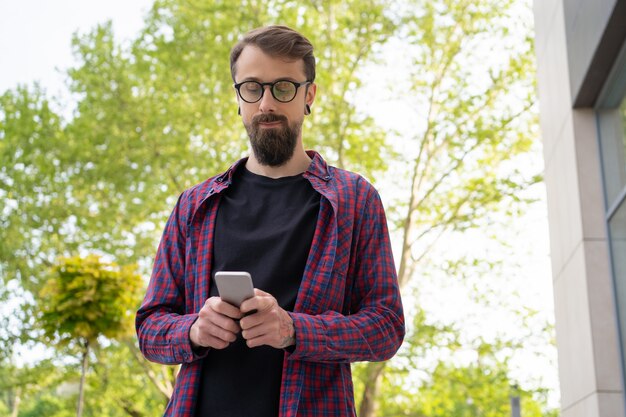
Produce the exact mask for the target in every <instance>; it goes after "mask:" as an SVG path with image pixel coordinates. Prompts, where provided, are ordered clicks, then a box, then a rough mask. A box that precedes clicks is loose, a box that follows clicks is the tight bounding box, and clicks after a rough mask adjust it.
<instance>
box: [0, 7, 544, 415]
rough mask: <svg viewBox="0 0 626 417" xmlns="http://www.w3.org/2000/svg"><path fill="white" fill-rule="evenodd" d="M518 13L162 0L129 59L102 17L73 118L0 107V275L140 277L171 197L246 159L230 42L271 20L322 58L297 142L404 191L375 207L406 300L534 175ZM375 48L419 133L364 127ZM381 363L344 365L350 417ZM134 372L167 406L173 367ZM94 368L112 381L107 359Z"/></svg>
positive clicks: (78, 41)
mask: <svg viewBox="0 0 626 417" xmlns="http://www.w3.org/2000/svg"><path fill="white" fill-rule="evenodd" d="M513 6H514V2H513V0H506V1H504V0H486V1H483V2H470V1H468V0H463V1H455V2H453V1H450V0H436V1H424V0H396V1H393V2H383V1H379V0H358V1H351V2H341V1H338V0H324V1H309V2H294V1H287V0H241V1H237V2H232V1H230V2H228V1H223V0H189V1H182V0H159V1H157V2H156V3H155V5H154V7H153V8H152V10H151V12H150V14H149V16H148V17H147V18H146V22H145V28H144V30H143V31H142V32H141V33H140V35H139V36H138V37H137V39H135V40H134V42H133V43H132V45H131V46H130V47H129V48H124V47H122V46H120V45H118V44H116V43H115V38H114V34H113V31H112V26H111V24H110V23H104V24H102V25H99V26H98V27H96V28H94V29H93V30H92V31H90V32H89V33H86V34H82V35H77V36H75V37H74V40H73V46H74V52H75V56H76V59H77V62H78V64H77V66H76V67H75V68H73V69H72V70H70V71H69V73H68V80H69V85H70V87H71V91H72V93H73V94H74V97H75V99H76V108H75V109H74V112H73V114H72V117H70V118H67V119H64V118H63V117H61V116H60V113H58V114H57V113H55V112H54V111H53V110H52V109H53V108H54V105H53V104H54V100H50V99H49V98H46V96H45V93H44V92H43V91H42V90H41V89H40V88H39V87H37V86H35V87H34V88H30V89H29V88H25V87H19V88H17V89H16V90H15V91H9V92H6V93H5V94H4V95H3V96H1V97H0V161H1V163H0V197H3V198H0V201H1V203H0V204H2V207H0V224H1V225H2V227H1V228H0V242H4V245H3V243H0V277H1V278H2V280H3V281H5V282H8V281H14V282H19V283H20V284H21V286H22V288H23V289H24V290H25V291H27V292H28V291H30V292H32V293H33V294H34V295H35V298H37V295H38V294H39V291H40V288H41V287H42V285H43V282H42V281H43V280H42V277H44V276H45V274H43V273H42V271H44V270H45V269H46V268H47V267H48V266H50V265H52V264H53V263H54V260H55V259H56V258H57V256H59V255H68V254H70V253H76V252H82V253H85V252H88V253H102V254H107V255H108V256H110V257H111V258H113V259H115V260H116V261H117V262H119V263H121V264H125V263H139V264H140V265H144V266H145V265H148V264H149V262H150V257H151V256H152V255H153V253H154V249H155V244H156V242H157V241H158V237H159V235H160V231H161V229H162V225H163V223H164V221H165V219H166V218H167V215H168V214H169V211H170V210H171V207H172V206H173V204H174V202H175V199H176V197H177V196H178V195H179V194H180V192H182V190H183V189H185V188H187V187H189V186H191V185H192V184H194V183H197V182H199V181H202V180H203V179H205V178H206V177H208V176H209V175H212V174H214V173H216V172H218V171H219V170H222V169H224V168H226V166H227V165H228V164H229V163H231V162H232V161H234V160H235V159H237V158H239V157H240V156H242V155H243V154H244V153H245V149H246V147H247V146H246V144H247V139H246V138H245V134H244V131H243V129H242V128H241V126H240V120H239V119H238V117H237V113H236V103H235V100H234V98H235V95H234V91H233V89H232V80H231V79H230V74H229V72H228V53H229V50H230V47H231V46H232V44H233V43H234V42H235V41H236V39H237V38H238V37H239V36H240V35H241V34H242V33H244V32H246V31H247V30H249V29H250V28H252V27H255V26H261V25H264V24H270V23H282V24H287V25H291V26H294V27H297V28H299V29H300V30H301V31H302V32H303V33H304V34H305V35H307V36H308V37H309V38H310V39H311V40H312V41H313V43H314V45H315V46H316V54H317V57H318V77H317V80H316V81H317V82H318V84H319V86H320V88H319V90H318V91H319V94H318V97H317V101H316V103H315V105H314V106H313V114H312V115H311V116H309V117H307V118H306V123H307V124H308V125H309V126H307V128H306V129H305V132H306V136H305V142H306V144H307V146H310V147H312V148H316V149H318V150H320V151H321V152H322V153H323V154H324V155H325V157H326V158H327V159H328V160H329V161H330V162H331V163H333V164H335V165H339V166H341V167H345V168H348V169H353V170H356V171H359V172H361V173H363V174H364V175H365V176H367V177H368V178H370V179H372V180H374V181H375V180H380V179H385V178H387V176H386V170H387V168H390V171H389V174H388V177H391V179H392V181H388V182H379V184H380V188H381V191H382V192H383V194H384V195H399V196H400V198H398V199H395V200H391V199H389V200H388V201H391V203H388V204H386V206H387V209H388V213H389V218H390V220H392V225H393V226H395V230H396V231H399V233H398V236H400V237H399V241H400V242H401V248H400V252H399V253H400V254H401V256H400V257H398V259H399V261H400V262H399V267H400V272H399V277H400V281H401V283H402V284H403V286H404V287H405V288H406V286H407V284H408V283H410V282H411V280H412V279H413V278H414V277H416V276H417V275H419V274H421V273H424V272H425V271H426V270H427V269H428V268H430V267H432V268H437V269H441V268H442V266H441V265H444V263H443V262H442V263H439V264H435V261H434V260H433V259H431V258H429V255H430V254H432V251H433V248H435V247H436V245H437V243H438V242H441V240H442V239H443V238H444V237H445V236H446V234H447V233H449V232H450V231H463V230H467V229H469V228H473V227H478V226H480V225H482V224H484V223H485V222H488V221H489V220H490V215H491V212H492V211H495V210H504V211H511V212H514V211H515V210H517V209H518V208H519V207H520V206H518V205H516V203H517V202H521V201H522V200H523V196H522V195H521V194H520V192H521V190H523V189H524V188H525V187H526V186H528V184H531V183H533V182H534V181H536V180H537V178H536V177H534V176H532V175H531V176H530V177H528V176H526V175H525V174H524V173H521V172H516V171H515V167H516V164H514V163H512V161H513V159H514V158H515V157H516V155H519V154H523V153H524V152H526V151H527V150H528V149H529V146H530V144H531V143H532V139H533V126H534V123H535V122H534V118H535V114H534V110H533V107H532V97H533V92H532V82H533V81H532V76H531V75H530V74H532V72H533V71H532V60H531V57H532V49H531V46H530V43H529V42H526V41H527V40H528V39H524V38H525V37H526V36H527V35H528V33H529V32H528V30H527V28H521V30H520V31H519V32H518V33H514V31H515V30H516V29H517V28H516V27H515V25H516V22H517V21H516V20H515V19H512V18H511V14H512V13H513V12H512V7H513ZM520 34H521V35H520ZM521 39H524V41H525V42H520V40H521ZM485 44H487V45H488V46H481V45H485ZM386 48H398V49H400V50H401V51H402V53H401V54H402V56H404V57H406V58H407V61H406V62H407V63H406V65H401V66H400V68H403V70H404V71H403V72H402V74H401V75H400V76H399V77H396V76H395V73H394V75H392V76H391V77H390V78H393V80H392V81H393V85H394V86H396V87H398V88H399V89H394V88H392V87H391V88H389V91H390V92H391V93H393V94H395V96H396V97H400V103H401V104H398V101H396V102H395V103H394V104H393V106H394V110H398V111H401V110H403V109H404V108H410V109H412V111H410V112H409V113H408V114H409V116H408V118H410V119H412V120H414V121H417V123H416V128H415V129H413V130H402V129H400V128H399V127H394V130H397V131H398V133H395V134H394V133H392V129H386V128H383V127H381V125H380V121H379V120H375V118H374V117H373V115H375V111H372V110H371V108H372V107H373V105H374V104H375V103H373V102H372V101H373V100H372V101H368V100H360V99H359V98H358V97H359V96H358V93H359V91H367V89H368V88H371V86H375V88H377V89H379V90H380V89H385V85H384V84H383V83H382V82H381V80H380V79H376V80H374V81H371V82H370V83H369V84H368V83H367V82H364V81H363V80H365V79H366V78H367V77H366V74H365V72H366V71H368V70H369V69H371V68H373V67H376V68H378V74H381V73H385V72H391V71H392V70H393V68H386V67H384V65H382V63H384V59H385V58H386V57H387V56H388V55H386V54H387V52H388V49H386ZM501 58H502V59H501ZM381 68H382V70H381ZM403 77H404V78H403ZM407 90H408V94H407ZM370 91H371V90H370ZM366 97H368V98H369V96H366ZM403 100H405V101H406V102H404V101H403ZM362 102H366V103H367V107H365V106H363V105H362V104H361V103H362ZM407 102H408V105H407ZM368 111H369V113H368ZM392 145H394V146H392ZM511 167H512V168H511ZM394 186H395V187H394ZM454 261H455V260H451V262H454ZM411 319H412V317H407V320H411ZM424 330H425V328H424V327H420V328H418V329H417V332H422V331H424ZM444 333H445V332H444ZM415 343H418V342H415ZM113 350H114V351H115V349H113ZM101 352H105V350H102V351H101ZM121 352H123V350H122V349H121V348H120V350H117V351H116V354H119V355H122V354H124V355H128V354H130V353H131V352H134V351H133V350H130V351H128V352H125V353H121ZM109 354H110V352H109V351H108V350H106V353H102V355H105V356H106V357H108V358H111V357H112V356H108V355H109ZM103 357H104V356H103ZM85 358H87V355H85ZM109 360H111V359H109ZM144 365H145V364H144ZM386 366H387V365H386V364H380V363H376V364H368V365H365V366H364V367H362V366H358V367H356V369H355V373H356V374H357V375H358V376H359V377H360V381H361V382H360V383H359V384H357V385H358V387H357V393H358V395H359V396H360V397H361V402H360V413H359V415H361V416H365V417H368V416H373V415H375V414H376V410H377V407H376V403H377V402H380V401H384V396H381V395H380V392H381V391H380V390H381V389H382V390H383V392H385V393H386V392H387V391H384V390H385V389H386V388H385V386H383V385H381V383H380V382H381V381H383V380H384V379H385V378H391V377H394V378H395V376H393V372H391V371H390V370H389V369H387V368H386ZM394 366H395V364H394ZM142 368H143V369H144V371H145V374H144V375H146V376H148V377H149V378H153V377H154V380H155V381H160V382H157V383H155V386H158V387H159V391H158V394H155V395H157V396H158V397H159V398H160V399H161V398H163V397H166V396H167V392H168V390H169V389H170V388H171V387H169V386H168V381H169V379H170V377H171V371H163V370H162V369H163V368H156V367H152V365H150V367H149V368H146V367H144V366H143V365H142ZM392 368H393V366H392ZM94 369H98V371H99V372H102V373H103V374H106V375H110V373H108V370H107V363H106V362H102V363H95V364H94ZM168 372H169V373H168ZM151 374H152V376H151ZM109 388H110V391H108V392H109V393H111V395H112V396H113V395H114V394H113V393H114V391H115V390H113V389H112V388H113V385H109V386H108V388H107V389H109ZM115 395H117V394H115ZM116 398H117V397H116ZM119 398H121V397H119Z"/></svg>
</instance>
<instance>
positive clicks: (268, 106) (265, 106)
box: [259, 85, 276, 113]
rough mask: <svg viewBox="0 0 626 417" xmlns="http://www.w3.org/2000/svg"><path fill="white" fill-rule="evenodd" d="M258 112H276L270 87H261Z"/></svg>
mask: <svg viewBox="0 0 626 417" xmlns="http://www.w3.org/2000/svg"><path fill="white" fill-rule="evenodd" d="M259 110H260V111H261V112H263V113H267V112H273V111H275V110H276V99H275V98H274V96H273V95H272V90H271V86H269V85H264V86H263V97H261V101H260V102H259Z"/></svg>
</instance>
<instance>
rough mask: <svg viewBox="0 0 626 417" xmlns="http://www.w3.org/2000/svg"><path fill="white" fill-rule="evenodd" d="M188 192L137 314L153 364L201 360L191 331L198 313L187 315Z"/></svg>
mask: <svg viewBox="0 0 626 417" xmlns="http://www.w3.org/2000/svg"><path fill="white" fill-rule="evenodd" d="M185 196H186V193H183V194H182V195H181V197H179V199H178V202H177V203H176V206H175V208H174V210H173V212H172V214H171V215H170V217H169V219H168V221H167V223H166V224H165V230H164V232H163V236H162V237H161V242H160V244H159V248H158V250H157V255H156V259H155V261H154V267H153V269H152V276H151V277H150V283H149V284H148V289H147V291H146V296H145V298H144V300H143V303H142V304H141V307H140V308H139V310H138V311H137V316H136V319H135V326H136V330H137V337H138V339H139V348H140V349H141V352H142V353H143V355H144V356H145V357H146V358H147V359H148V360H150V361H153V362H158V363H162V364H170V365H173V364H180V363H183V362H192V361H194V360H197V359H200V358H201V357H202V356H205V355H206V353H205V354H204V355H198V354H197V353H196V351H194V350H193V349H192V346H191V341H190V339H189V330H190V329H191V325H192V324H193V323H194V322H195V321H196V319H197V317H198V315H197V314H185V302H186V300H185V292H184V279H185V245H186V229H187V227H186V217H187V216H186V213H187V212H188V211H189V209H188V208H187V207H185V205H186V204H185V201H186V198H185Z"/></svg>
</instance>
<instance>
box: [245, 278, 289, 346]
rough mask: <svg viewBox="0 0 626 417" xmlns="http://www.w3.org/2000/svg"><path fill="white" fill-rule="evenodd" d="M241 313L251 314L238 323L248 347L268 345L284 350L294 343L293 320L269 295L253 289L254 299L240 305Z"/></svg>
mask: <svg viewBox="0 0 626 417" xmlns="http://www.w3.org/2000/svg"><path fill="white" fill-rule="evenodd" d="M254 310H256V312H254ZM241 312H242V313H243V314H246V313H251V314H250V315H249V316H246V317H244V318H242V319H241V320H240V321H239V325H240V326H241V329H242V330H243V331H242V332H241V335H242V336H243V338H244V339H246V344H247V345H248V347H256V346H261V345H268V346H271V347H274V348H276V349H284V348H286V347H288V346H291V345H294V344H295V343H296V338H295V330H294V327H293V320H291V317H290V316H289V314H288V313H287V312H286V311H285V310H283V309H282V308H281V307H280V306H279V305H278V301H276V299H275V298H274V297H272V295H271V294H268V293H266V292H264V291H261V290H259V289H257V288H255V289H254V297H252V298H249V299H247V300H246V301H244V302H243V303H242V304H241Z"/></svg>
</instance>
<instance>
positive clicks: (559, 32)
mask: <svg viewBox="0 0 626 417" xmlns="http://www.w3.org/2000/svg"><path fill="white" fill-rule="evenodd" d="M614 3H615V0H593V1H587V0H535V2H534V14H535V30H536V53H537V75H538V88H539V101H540V113H541V130H542V139H543V144H544V160H545V182H546V188H547V195H548V216H549V224H550V247H551V259H552V276H553V285H554V298H555V299H554V304H555V314H556V337H557V348H558V354H559V378H560V383H561V405H562V416H563V417H609V416H610V417H615V416H625V415H626V414H625V407H624V392H623V387H622V378H623V377H622V365H621V355H620V346H619V336H618V335H619V333H618V324H617V319H616V309H615V303H614V294H613V283H612V277H611V268H610V257H609V245H608V241H607V232H606V222H605V207H604V200H603V191H602V189H603V188H602V174H601V166H600V156H599V148H598V138H597V131H598V129H597V126H596V118H595V113H594V111H593V109H573V104H572V103H573V97H575V96H576V94H577V91H575V89H576V88H578V87H579V86H580V82H581V79H582V75H581V74H584V71H585V68H586V66H587V65H588V64H589V62H590V60H591V57H592V56H593V52H594V51H593V50H591V51H590V50H589V48H593V45H594V41H595V42H597V41H598V39H599V37H600V36H601V34H602V32H603V27H602V25H603V24H604V22H605V21H606V20H607V19H608V16H610V12H611V10H612V8H613V6H614Z"/></svg>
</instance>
